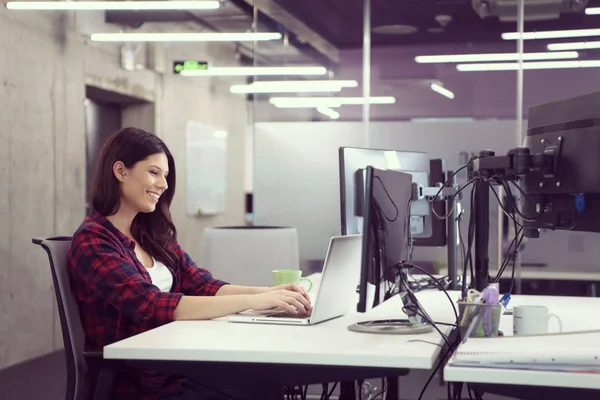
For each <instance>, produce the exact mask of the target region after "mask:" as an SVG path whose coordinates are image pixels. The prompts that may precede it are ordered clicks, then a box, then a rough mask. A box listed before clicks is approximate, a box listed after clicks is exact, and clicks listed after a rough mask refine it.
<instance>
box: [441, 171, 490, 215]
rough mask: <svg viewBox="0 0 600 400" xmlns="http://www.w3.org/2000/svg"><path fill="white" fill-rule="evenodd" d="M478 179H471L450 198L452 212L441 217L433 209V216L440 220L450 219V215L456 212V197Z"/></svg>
mask: <svg viewBox="0 0 600 400" xmlns="http://www.w3.org/2000/svg"><path fill="white" fill-rule="evenodd" d="M478 179H479V178H478V177H475V178H472V179H470V180H469V181H468V182H467V183H465V184H464V185H463V186H461V187H460V189H458V190H457V191H456V193H454V194H453V195H452V197H451V198H450V202H452V208H451V209H450V211H448V212H447V213H446V214H445V215H439V214H438V213H437V211H435V209H434V208H433V207H432V208H431V212H432V213H433V215H434V216H435V217H436V218H438V219H447V218H448V217H450V215H452V213H453V212H454V199H455V198H456V196H458V195H459V194H460V193H461V192H462V191H463V190H465V189H466V188H467V187H469V185H471V184H472V183H474V182H475V181H476V180H478Z"/></svg>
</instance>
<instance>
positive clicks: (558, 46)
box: [548, 42, 600, 51]
mask: <svg viewBox="0 0 600 400" xmlns="http://www.w3.org/2000/svg"><path fill="white" fill-rule="evenodd" d="M589 49H600V42H570V43H550V44H549V45H548V50H550V51H555V50H589Z"/></svg>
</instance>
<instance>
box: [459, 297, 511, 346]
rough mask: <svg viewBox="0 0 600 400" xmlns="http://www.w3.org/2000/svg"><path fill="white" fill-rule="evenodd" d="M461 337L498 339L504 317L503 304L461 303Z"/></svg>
mask: <svg viewBox="0 0 600 400" xmlns="http://www.w3.org/2000/svg"><path fill="white" fill-rule="evenodd" d="M458 309H459V310H460V315H459V322H460V324H459V326H460V332H461V336H462V337H463V338H465V337H496V336H498V327H499V325H500V316H501V315H502V304H500V303H498V304H485V303H467V302H459V303H458Z"/></svg>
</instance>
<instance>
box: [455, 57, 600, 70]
mask: <svg viewBox="0 0 600 400" xmlns="http://www.w3.org/2000/svg"><path fill="white" fill-rule="evenodd" d="M597 67H600V60H583V61H536V62H528V63H523V69H561V68H597ZM456 69H457V70H459V71H515V70H517V69H519V63H493V64H484V63H481V64H458V65H457V66H456Z"/></svg>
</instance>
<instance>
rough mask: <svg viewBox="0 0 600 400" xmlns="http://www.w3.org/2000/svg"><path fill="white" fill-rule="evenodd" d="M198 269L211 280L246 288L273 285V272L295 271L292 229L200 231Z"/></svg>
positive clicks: (295, 239) (296, 258)
mask: <svg viewBox="0 0 600 400" xmlns="http://www.w3.org/2000/svg"><path fill="white" fill-rule="evenodd" d="M201 266H202V267H204V268H206V269H208V270H209V271H210V272H211V273H212V274H213V276H214V277H215V278H218V279H222V280H224V281H227V282H230V283H233V284H236V285H246V286H271V285H273V274H272V271H273V270H275V269H298V268H299V267H300V261H299V256H298V235H297V232H296V228H288V227H276V226H251V227H246V226H231V227H216V228H209V229H206V230H205V231H204V239H203V246H202V264H201Z"/></svg>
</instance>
